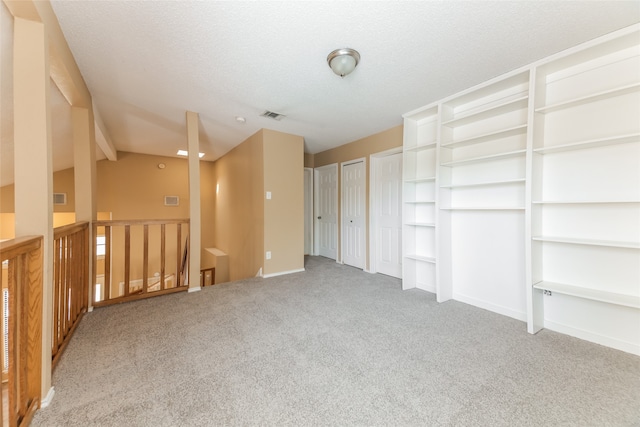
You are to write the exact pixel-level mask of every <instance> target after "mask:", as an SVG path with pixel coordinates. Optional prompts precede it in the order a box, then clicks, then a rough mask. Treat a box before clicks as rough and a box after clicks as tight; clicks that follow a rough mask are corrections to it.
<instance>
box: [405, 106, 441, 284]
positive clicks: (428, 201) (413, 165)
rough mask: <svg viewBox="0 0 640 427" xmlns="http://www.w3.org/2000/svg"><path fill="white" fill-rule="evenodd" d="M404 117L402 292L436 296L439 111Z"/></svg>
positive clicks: (432, 109) (408, 114)
mask: <svg viewBox="0 0 640 427" xmlns="http://www.w3.org/2000/svg"><path fill="white" fill-rule="evenodd" d="M403 117H404V141H403V152H404V162H403V189H402V201H403V206H402V207H403V224H402V229H403V233H402V242H403V251H402V288H403V289H411V288H419V289H423V290H426V291H429V292H434V293H435V292H436V273H435V272H436V262H437V258H436V246H435V235H436V209H437V191H436V182H437V177H436V163H437V160H436V154H437V150H436V148H437V143H438V122H437V119H438V107H437V106H430V107H426V108H422V109H420V110H416V111H413V112H410V113H407V114H405V115H404V116H403Z"/></svg>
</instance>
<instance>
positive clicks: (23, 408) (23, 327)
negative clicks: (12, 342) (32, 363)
mask: <svg viewBox="0 0 640 427" xmlns="http://www.w3.org/2000/svg"><path fill="white" fill-rule="evenodd" d="M21 258H22V259H23V261H22V263H21V265H20V270H21V273H20V276H21V281H20V284H21V286H19V287H18V289H16V291H17V292H18V295H19V296H20V299H19V300H18V308H17V313H18V316H19V317H20V318H19V324H18V333H19V334H20V338H19V341H18V352H19V358H20V359H19V363H20V364H19V369H18V375H19V376H20V378H19V382H20V385H19V397H18V399H19V405H20V407H19V410H18V413H19V415H20V416H21V417H22V416H24V415H25V414H26V412H27V401H28V396H27V391H28V386H27V378H28V377H27V375H28V364H27V358H28V354H29V353H28V345H29V318H28V315H29V310H28V308H29V299H30V298H29V288H30V286H29V283H28V280H29V266H30V265H29V262H28V258H27V254H24V255H22V256H21Z"/></svg>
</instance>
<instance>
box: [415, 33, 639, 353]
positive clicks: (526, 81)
mask: <svg viewBox="0 0 640 427" xmlns="http://www.w3.org/2000/svg"><path fill="white" fill-rule="evenodd" d="M404 119H405V120H404V123H405V134H404V152H405V173H404V205H403V208H404V234H403V238H404V258H403V263H404V267H403V268H404V270H403V283H404V287H405V288H413V287H418V288H421V289H425V290H428V291H431V292H435V293H436V296H437V299H438V301H440V302H442V301H446V300H448V299H456V300H460V301H463V302H467V303H470V304H473V305H476V306H479V307H482V308H486V309H489V310H492V311H495V312H497V313H501V314H505V315H508V316H511V317H514V318H517V319H521V320H524V321H526V322H527V328H528V331H529V332H531V333H535V332H537V331H539V330H540V329H541V328H549V329H553V330H556V331H559V332H563V333H568V334H570V335H574V336H577V337H580V338H583V339H587V340H591V341H594V342H598V343H600V344H604V345H609V346H612V347H615V348H618V349H621V350H624V351H629V352H632V353H636V354H640V24H638V25H634V26H632V27H629V28H625V29H623V30H620V31H618V32H616V33H613V34H609V35H607V36H604V37H601V38H600V39H597V40H593V41H591V42H588V43H585V44H583V45H580V46H577V47H575V48H572V49H569V50H567V51H565V52H561V53H560V54H557V55H554V56H553V57H549V58H545V59H543V60H541V61H538V62H537V63H535V64H531V65H529V66H527V67H523V68H521V69H519V70H515V71H513V72H511V73H509V74H507V75H504V76H501V77H499V78H496V79H493V80H491V81H489V82H486V83H484V84H481V85H478V86H476V87H474V88H471V89H469V90H466V91H463V92H461V93H459V94H456V95H453V96H451V97H448V98H445V99H443V100H440V101H438V102H436V103H433V104H431V105H428V106H426V107H424V108H421V109H419V110H415V111H412V112H410V113H407V114H405V115H404Z"/></svg>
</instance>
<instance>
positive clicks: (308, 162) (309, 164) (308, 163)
mask: <svg viewBox="0 0 640 427" xmlns="http://www.w3.org/2000/svg"><path fill="white" fill-rule="evenodd" d="M313 164H314V156H313V154H309V153H304V167H305V168H313Z"/></svg>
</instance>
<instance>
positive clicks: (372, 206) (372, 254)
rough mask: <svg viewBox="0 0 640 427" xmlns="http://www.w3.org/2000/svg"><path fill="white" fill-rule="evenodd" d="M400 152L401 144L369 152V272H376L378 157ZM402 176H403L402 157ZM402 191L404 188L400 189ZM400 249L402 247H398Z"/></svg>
mask: <svg viewBox="0 0 640 427" xmlns="http://www.w3.org/2000/svg"><path fill="white" fill-rule="evenodd" d="M398 153H402V146H399V147H395V148H390V149H388V150H384V151H380V152H378V153H375V154H371V164H370V165H369V272H370V273H377V272H378V270H377V266H376V264H377V259H376V249H377V246H376V245H377V242H376V227H377V225H378V224H377V221H376V217H375V215H374V213H375V212H377V210H376V209H378V208H379V207H380V201H379V200H377V199H376V197H375V194H376V190H377V185H376V176H377V175H376V174H377V172H378V168H380V159H381V158H383V157H387V156H391V155H393V154H398ZM402 160H403V162H402V168H403V169H402V172H401V173H402V176H401V179H402V177H403V176H404V158H403V159H402ZM402 191H404V188H403V189H402ZM400 198H401V199H402V194H400ZM400 215H404V210H401V212H400ZM400 250H402V248H400Z"/></svg>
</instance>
